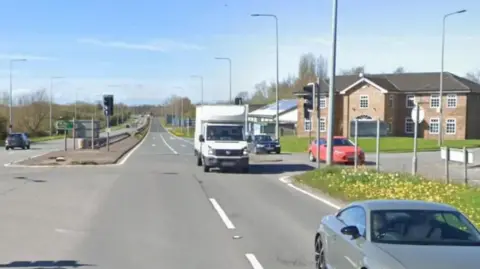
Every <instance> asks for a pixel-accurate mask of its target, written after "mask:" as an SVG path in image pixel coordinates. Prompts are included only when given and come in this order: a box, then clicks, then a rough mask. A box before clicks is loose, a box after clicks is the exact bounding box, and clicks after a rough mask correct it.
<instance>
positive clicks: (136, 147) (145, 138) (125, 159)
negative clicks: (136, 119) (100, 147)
mask: <svg viewBox="0 0 480 269" xmlns="http://www.w3.org/2000/svg"><path fill="white" fill-rule="evenodd" d="M151 130H152V123H151V122H150V126H149V127H148V132H147V134H146V135H145V136H144V137H143V139H142V141H140V143H138V144H137V145H136V146H135V147H134V148H133V149H131V150H130V151H129V152H128V153H127V155H125V157H123V158H122V159H121V160H120V161H119V162H118V163H116V164H114V165H123V164H124V163H125V162H126V161H127V160H128V158H130V156H132V154H133V153H134V152H135V151H136V150H137V149H138V148H139V147H140V146H141V145H142V144H143V142H145V141H146V140H147V138H148V137H149V136H150V134H151V133H150V131H151Z"/></svg>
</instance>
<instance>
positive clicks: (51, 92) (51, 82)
mask: <svg viewBox="0 0 480 269" xmlns="http://www.w3.org/2000/svg"><path fill="white" fill-rule="evenodd" d="M61 78H63V77H50V120H49V123H50V124H49V126H50V136H52V117H53V114H52V105H53V80H54V79H61Z"/></svg>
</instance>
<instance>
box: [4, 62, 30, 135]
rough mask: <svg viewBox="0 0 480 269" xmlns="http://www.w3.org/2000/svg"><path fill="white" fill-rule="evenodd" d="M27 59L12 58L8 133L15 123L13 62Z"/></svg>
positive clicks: (10, 65) (10, 63)
mask: <svg viewBox="0 0 480 269" xmlns="http://www.w3.org/2000/svg"><path fill="white" fill-rule="evenodd" d="M26 61H27V59H11V60H10V62H9V71H10V102H9V103H10V104H9V114H10V115H9V118H10V119H9V121H10V124H9V126H8V133H12V126H13V125H12V124H13V113H12V107H13V75H12V73H13V63H15V62H26Z"/></svg>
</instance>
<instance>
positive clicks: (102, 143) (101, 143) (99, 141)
mask: <svg viewBox="0 0 480 269" xmlns="http://www.w3.org/2000/svg"><path fill="white" fill-rule="evenodd" d="M149 123H150V118H147V119H146V120H143V121H142V122H141V124H140V127H138V128H136V129H135V131H132V132H122V133H119V134H115V135H110V136H109V144H110V145H112V144H115V143H117V142H120V141H122V140H124V139H127V138H129V137H130V136H132V135H135V134H138V133H141V132H143V131H145V129H146V128H148V125H149ZM80 144H81V145H79V148H91V147H92V139H91V138H86V139H82V141H81V142H80ZM106 146H107V137H99V138H95V139H94V148H95V149H99V148H102V147H106Z"/></svg>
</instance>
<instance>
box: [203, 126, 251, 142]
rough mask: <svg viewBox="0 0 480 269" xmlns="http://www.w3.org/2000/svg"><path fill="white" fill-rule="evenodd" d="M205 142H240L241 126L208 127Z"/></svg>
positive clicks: (241, 135) (241, 137) (241, 138)
mask: <svg viewBox="0 0 480 269" xmlns="http://www.w3.org/2000/svg"><path fill="white" fill-rule="evenodd" d="M207 140H226V141H242V140H244V139H243V126H241V125H210V126H207Z"/></svg>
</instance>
